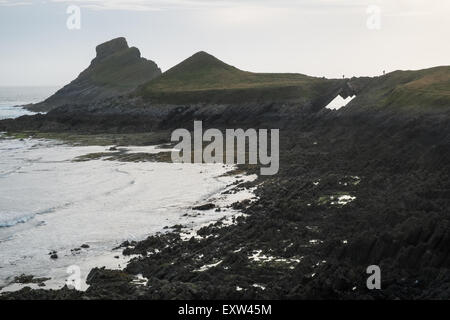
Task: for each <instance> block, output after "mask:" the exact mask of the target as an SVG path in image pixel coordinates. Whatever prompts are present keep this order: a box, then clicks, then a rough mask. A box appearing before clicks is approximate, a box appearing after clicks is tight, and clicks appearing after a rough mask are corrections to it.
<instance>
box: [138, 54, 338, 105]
mask: <svg viewBox="0 0 450 320" xmlns="http://www.w3.org/2000/svg"><path fill="white" fill-rule="evenodd" d="M330 85H332V86H333V85H337V86H340V85H342V81H341V80H328V79H323V78H316V77H310V76H306V75H303V74H295V73H253V72H247V71H243V70H240V69H238V68H236V67H233V66H231V65H228V64H226V63H224V62H222V61H220V60H219V59H217V58H215V57H214V56H212V55H210V54H208V53H206V52H198V53H196V54H194V55H193V56H191V57H190V58H188V59H186V60H184V61H183V62H181V63H180V64H178V65H176V66H175V67H173V68H171V69H170V70H168V71H166V72H164V73H163V74H162V75H161V76H160V77H158V78H156V79H154V80H152V81H150V82H148V83H146V84H145V85H143V86H141V87H140V88H139V89H138V95H142V96H144V97H145V98H148V99H151V100H156V101H158V102H168V103H177V102H181V103H188V102H219V103H221V102H223V103H227V102H228V103H233V102H255V101H276V102H280V101H302V100H304V99H308V98H311V97H316V96H317V95H318V94H319V93H320V92H321V91H322V92H324V91H326V90H327V89H328V88H329V87H330Z"/></svg>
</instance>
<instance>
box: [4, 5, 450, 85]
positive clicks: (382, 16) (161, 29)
mask: <svg viewBox="0 0 450 320" xmlns="http://www.w3.org/2000/svg"><path fill="white" fill-rule="evenodd" d="M73 6H75V7H73ZM74 8H75V9H79V16H78V15H77V14H76V11H72V10H73V9H74ZM68 10H69V11H68ZM78 17H79V19H78ZM78 22H79V24H78ZM68 25H69V26H68ZM78 26H79V28H78ZM119 36H123V37H126V38H127V40H128V44H129V45H130V46H135V47H137V48H139V49H140V51H141V54H142V56H143V57H145V58H147V59H150V60H153V61H155V62H156V63H157V64H158V66H159V67H160V68H161V69H162V70H163V71H165V70H167V69H169V68H170V67H172V66H174V65H176V64H177V63H179V62H181V61H182V60H184V59H186V58H188V57H189V56H191V55H192V54H194V53H195V52H198V51H207V52H209V53H210V54H213V55H214V56H216V57H217V58H219V59H221V60H223V61H225V62H226V63H228V64H231V65H234V66H235V67H238V68H240V69H243V70H247V71H253V72H293V73H303V74H308V75H312V76H319V77H322V76H325V77H328V78H340V77H342V76H343V75H345V76H346V77H351V76H376V75H380V74H382V72H383V70H385V71H386V72H390V71H394V70H398V69H400V70H409V69H422V68H428V67H433V66H438V65H450V41H449V39H450V1H449V0H367V1H366V0H127V1H125V0H85V1H76V0H70V1H66V0H53V1H52V0H47V1H41V0H35V1H27V0H17V1H16V0H0V86H46V85H51V86H62V85H64V84H66V83H68V82H70V81H71V80H73V79H74V78H75V77H76V76H77V75H78V74H79V73H80V72H81V71H82V70H83V69H85V68H86V67H87V66H88V65H89V63H90V61H91V60H92V59H93V58H94V56H95V47H96V45H98V44H100V43H102V42H105V41H107V40H110V39H112V38H115V37H119Z"/></svg>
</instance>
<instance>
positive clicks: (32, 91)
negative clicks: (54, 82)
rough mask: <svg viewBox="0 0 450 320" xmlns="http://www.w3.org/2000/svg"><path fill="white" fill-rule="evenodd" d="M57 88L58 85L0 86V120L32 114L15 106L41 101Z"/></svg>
mask: <svg viewBox="0 0 450 320" xmlns="http://www.w3.org/2000/svg"><path fill="white" fill-rule="evenodd" d="M58 89H59V88H58V87H0V120H2V119H8V118H17V117H20V116H23V115H31V114H34V112H30V111H28V110H26V109H23V108H20V107H17V106H21V105H25V104H29V103H36V102H40V101H43V100H45V99H46V98H48V97H49V96H51V95H52V94H53V93H55V92H56V91H57V90H58Z"/></svg>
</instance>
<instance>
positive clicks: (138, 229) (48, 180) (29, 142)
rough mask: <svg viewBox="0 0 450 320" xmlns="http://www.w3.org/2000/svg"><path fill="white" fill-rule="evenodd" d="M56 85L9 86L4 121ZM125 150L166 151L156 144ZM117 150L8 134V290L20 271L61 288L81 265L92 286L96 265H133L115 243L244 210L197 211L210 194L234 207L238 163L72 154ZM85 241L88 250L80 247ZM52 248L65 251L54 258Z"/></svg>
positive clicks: (0, 211)
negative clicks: (79, 159)
mask: <svg viewBox="0 0 450 320" xmlns="http://www.w3.org/2000/svg"><path fill="white" fill-rule="evenodd" d="M56 90H57V88H50V87H46V88H11V87H8V88H5V87H0V119H5V118H15V117H18V116H21V115H24V114H32V113H31V112H28V111H27V110H24V109H22V108H17V107H15V105H23V104H28V103H33V102H39V101H42V100H44V99H45V98H47V97H48V96H50V95H51V94H52V93H53V92H55V91H56ZM123 149H124V151H125V152H128V153H133V152H148V153H154V152H158V149H157V148H155V147H152V146H149V147H124V148H123ZM108 150H109V147H105V146H83V147H81V146H70V145H66V144H63V143H62V142H58V141H54V140H42V139H32V138H29V139H12V138H10V137H7V136H6V135H4V134H2V133H0V292H4V291H11V290H18V289H20V288H21V287H22V285H19V284H14V283H12V281H13V280H14V278H15V277H16V276H19V275H21V274H26V275H33V276H35V277H49V278H51V280H49V281H46V282H45V284H46V288H59V287H62V286H63V285H64V284H65V283H66V280H67V279H68V277H69V276H70V274H69V273H68V268H69V270H73V267H74V266H75V267H76V268H79V270H80V277H81V280H82V289H86V287H87V285H86V283H85V278H86V276H87V274H88V272H89V271H90V269H91V268H93V267H102V266H106V267H108V268H123V267H124V266H125V265H126V262H127V260H128V259H129V257H123V256H122V255H121V250H120V249H119V250H115V251H113V250H112V249H113V248H114V247H117V246H118V245H119V244H121V243H122V242H123V241H125V240H141V239H144V238H145V237H147V236H148V235H151V234H154V233H156V232H164V229H163V228H164V227H165V226H173V225H176V224H182V225H187V226H189V227H191V228H193V229H192V230H194V228H198V227H199V226H201V225H203V224H205V223H210V222H212V221H215V220H217V219H219V218H222V217H226V216H229V215H234V214H237V212H235V211H234V210H233V209H223V210H221V211H220V212H215V210H214V209H213V210H209V211H205V212H196V215H194V216H193V215H192V213H193V210H192V209H191V208H192V206H195V205H198V204H203V203H205V201H213V200H214V201H217V203H219V204H221V207H222V205H223V207H227V206H228V204H230V203H231V202H234V201H237V200H239V195H238V194H226V195H223V194H222V192H223V190H224V189H225V188H226V186H227V185H230V184H232V183H233V182H234V181H236V177H230V176H223V174H224V173H225V172H227V171H228V170H231V167H230V166H224V165H220V164H172V163H151V162H142V163H127V162H118V161H103V160H92V161H86V162H76V161H73V160H74V159H75V158H76V157H78V156H81V155H85V154H89V153H94V152H107V151H108ZM166 151H167V150H166ZM241 178H242V177H241ZM247 196H248V195H246V196H245V197H247ZM235 197H238V198H235ZM229 201H231V202H229ZM186 213H187V214H188V215H186ZM82 244H88V245H89V248H87V249H82V250H79V251H72V250H73V249H75V248H79V247H80V246H81V245H82ZM52 251H57V254H58V259H56V260H54V259H50V256H49V253H50V252H52ZM27 286H31V287H36V286H37V285H36V284H31V285H29V284H27Z"/></svg>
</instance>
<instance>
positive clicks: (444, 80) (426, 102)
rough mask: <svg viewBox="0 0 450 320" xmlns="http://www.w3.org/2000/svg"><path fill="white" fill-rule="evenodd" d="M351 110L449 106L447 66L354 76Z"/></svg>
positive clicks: (430, 109) (449, 87)
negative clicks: (355, 94)
mask: <svg viewBox="0 0 450 320" xmlns="http://www.w3.org/2000/svg"><path fill="white" fill-rule="evenodd" d="M350 85H352V86H353V87H354V88H355V91H356V92H357V96H356V98H355V99H354V100H353V101H352V102H351V103H350V104H349V107H352V108H353V109H355V108H358V109H366V108H372V109H386V110H388V109H392V110H396V109H404V108H407V109H409V110H416V111H432V110H436V109H440V108H450V66H441V67H434V68H430V69H423V70H417V71H394V72H391V73H388V74H386V75H385V76H381V77H375V78H355V79H352V80H350Z"/></svg>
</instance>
